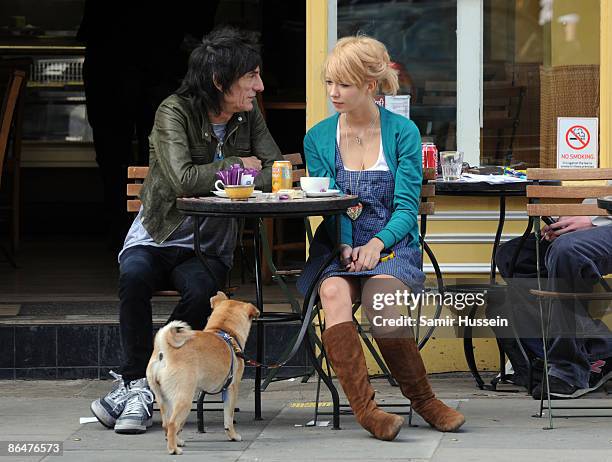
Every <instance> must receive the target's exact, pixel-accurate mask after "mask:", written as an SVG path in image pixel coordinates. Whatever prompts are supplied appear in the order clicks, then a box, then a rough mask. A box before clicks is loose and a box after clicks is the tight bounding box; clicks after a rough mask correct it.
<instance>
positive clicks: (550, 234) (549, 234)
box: [542, 217, 593, 242]
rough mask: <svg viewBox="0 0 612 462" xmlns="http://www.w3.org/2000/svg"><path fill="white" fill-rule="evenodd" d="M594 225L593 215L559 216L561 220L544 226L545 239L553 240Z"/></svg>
mask: <svg viewBox="0 0 612 462" xmlns="http://www.w3.org/2000/svg"><path fill="white" fill-rule="evenodd" d="M592 227H593V222H592V221H591V217H559V220H557V221H556V222H555V223H553V224H552V225H547V226H545V227H544V228H542V235H543V236H544V239H546V240H547V241H550V242H552V241H554V240H555V239H557V238H558V237H559V236H561V235H562V234H565V233H569V232H572V231H577V230H579V229H589V228H592Z"/></svg>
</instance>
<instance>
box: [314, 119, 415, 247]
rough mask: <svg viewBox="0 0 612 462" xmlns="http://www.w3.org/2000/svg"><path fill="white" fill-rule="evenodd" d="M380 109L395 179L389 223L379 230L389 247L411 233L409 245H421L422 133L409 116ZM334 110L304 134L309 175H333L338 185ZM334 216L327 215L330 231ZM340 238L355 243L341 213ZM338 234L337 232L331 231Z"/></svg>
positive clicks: (332, 182) (348, 222) (332, 185)
mask: <svg viewBox="0 0 612 462" xmlns="http://www.w3.org/2000/svg"><path fill="white" fill-rule="evenodd" d="M379 110H380V126H381V133H382V145H383V151H384V153H385V159H386V161H387V165H388V166H389V170H390V171H391V174H392V175H393V178H394V180H395V193H394V197H393V213H392V215H391V219H390V220H389V221H388V222H387V224H386V226H385V227H384V228H383V229H382V230H380V231H379V232H378V233H376V235H375V236H376V237H378V238H379V239H380V240H381V241H382V242H383V243H384V245H385V249H390V248H391V247H393V246H394V245H395V244H396V243H397V242H399V241H401V240H402V239H403V238H404V237H406V236H410V239H409V245H411V246H416V247H418V245H419V230H418V223H417V216H418V212H419V202H420V195H421V184H422V181H423V168H422V165H423V161H422V154H421V136H420V134H419V130H418V129H417V127H416V125H415V124H414V123H413V122H412V121H411V120H409V119H407V118H405V117H403V116H401V115H398V114H395V113H393V112H391V111H389V110H387V109H385V108H382V107H381V108H379ZM338 117H340V114H335V115H333V116H331V117H328V118H327V119H325V120H323V121H321V122H319V123H318V124H317V125H315V126H314V127H312V128H311V129H310V130H308V133H306V136H305V137H304V154H305V156H306V165H307V167H308V174H309V175H310V176H325V177H329V178H330V186H329V187H330V188H336V162H335V156H336V128H337V127H338ZM334 219H335V218H333V217H332V218H328V219H326V220H325V221H326V225H327V226H328V230H329V231H330V232H331V231H332V230H333V229H334V226H335V222H334V221H333V220H334ZM340 227H341V242H342V243H343V244H347V245H350V246H351V247H352V246H353V228H352V224H351V220H350V218H349V217H348V216H347V215H346V214H343V215H341V222H340ZM330 235H331V236H335V232H334V233H330Z"/></svg>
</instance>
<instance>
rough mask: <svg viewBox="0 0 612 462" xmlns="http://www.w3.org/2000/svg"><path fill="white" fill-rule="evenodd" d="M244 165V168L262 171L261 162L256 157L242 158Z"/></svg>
mask: <svg viewBox="0 0 612 462" xmlns="http://www.w3.org/2000/svg"><path fill="white" fill-rule="evenodd" d="M240 159H241V160H242V165H243V166H244V168H254V169H255V170H261V160H259V159H258V158H257V157H255V156H251V157H241V158H240Z"/></svg>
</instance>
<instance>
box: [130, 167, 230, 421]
mask: <svg viewBox="0 0 612 462" xmlns="http://www.w3.org/2000/svg"><path fill="white" fill-rule="evenodd" d="M148 174H149V167H128V171H127V176H128V183H127V190H126V193H127V211H128V212H129V213H133V214H136V213H138V211H139V210H140V206H141V205H142V203H141V202H140V199H139V198H138V196H139V194H140V190H141V189H142V183H143V181H144V180H145V178H146V177H147V175H148ZM224 291H225V293H226V294H227V296H228V297H231V296H232V294H233V292H234V288H225V289H224ZM153 296H154V297H180V293H179V292H178V291H176V290H156V291H155V292H153ZM205 395H206V394H205V393H200V395H199V396H198V399H197V402H196V412H197V422H198V431H199V432H200V433H204V397H205ZM206 403H213V404H219V403H223V401H219V400H214V401H206ZM209 410H210V411H222V410H223V409H209ZM236 411H239V409H236Z"/></svg>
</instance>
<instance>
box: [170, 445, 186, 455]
mask: <svg viewBox="0 0 612 462" xmlns="http://www.w3.org/2000/svg"><path fill="white" fill-rule="evenodd" d="M182 453H183V450H182V449H181V448H179V447H177V448H174V449H173V448H168V454H170V455H172V454H176V455H177V456H180V455H181V454H182Z"/></svg>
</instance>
